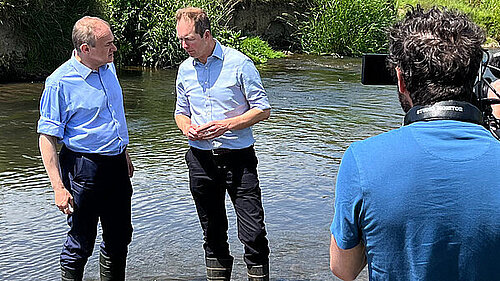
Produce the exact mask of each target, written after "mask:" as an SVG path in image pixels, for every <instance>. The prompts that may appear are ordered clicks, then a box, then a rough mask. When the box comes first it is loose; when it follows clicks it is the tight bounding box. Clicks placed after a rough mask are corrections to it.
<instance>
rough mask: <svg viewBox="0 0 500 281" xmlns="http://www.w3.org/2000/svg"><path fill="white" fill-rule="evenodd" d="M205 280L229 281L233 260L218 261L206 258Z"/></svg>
mask: <svg viewBox="0 0 500 281" xmlns="http://www.w3.org/2000/svg"><path fill="white" fill-rule="evenodd" d="M205 261H206V265H207V280H209V281H212V280H224V281H229V280H231V271H232V269H233V258H229V259H218V258H206V259H205Z"/></svg>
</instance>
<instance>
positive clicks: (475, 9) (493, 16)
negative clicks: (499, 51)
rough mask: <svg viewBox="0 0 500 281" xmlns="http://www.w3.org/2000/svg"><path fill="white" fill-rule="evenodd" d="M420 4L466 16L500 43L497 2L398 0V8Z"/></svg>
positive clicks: (498, 4) (496, 0) (499, 19)
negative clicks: (450, 9)
mask: <svg viewBox="0 0 500 281" xmlns="http://www.w3.org/2000/svg"><path fill="white" fill-rule="evenodd" d="M417 4H420V5H421V6H422V7H424V8H426V9H428V8H430V7H432V6H436V5H437V6H444V7H448V8H453V9H457V10H460V11H462V12H464V13H466V14H468V15H469V16H470V17H471V19H472V20H473V21H474V22H475V23H477V24H478V25H479V26H481V27H483V28H484V29H485V30H486V32H487V35H488V36H489V37H491V38H493V39H495V40H496V41H497V42H500V3H499V1H498V0H400V4H399V5H400V7H401V8H403V9H404V8H405V7H408V5H412V6H415V5H417Z"/></svg>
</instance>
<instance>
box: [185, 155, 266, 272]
mask: <svg viewBox="0 0 500 281" xmlns="http://www.w3.org/2000/svg"><path fill="white" fill-rule="evenodd" d="M186 162H187V165H188V167H189V178H190V182H189V183H190V184H189V186H190V189H191V194H192V195H193V199H194V201H195V204H196V210H197V211H198V217H199V219H200V224H201V227H202V229H203V236H204V239H205V243H204V245H203V247H204V249H205V255H206V257H211V258H220V259H227V258H232V257H231V255H230V253H229V244H228V243H227V239H228V237H227V229H228V221H227V215H226V208H225V199H226V190H227V192H228V194H229V196H230V198H231V201H232V203H233V206H234V209H235V212H236V216H237V222H238V238H239V239H240V241H241V242H242V243H243V244H244V246H245V256H244V260H245V263H246V264H247V265H251V266H252V265H262V264H268V263H269V247H268V241H267V238H266V229H265V225H264V209H263V208H262V199H261V190H260V187H259V180H258V177H257V157H255V151H254V149H253V146H252V147H249V148H245V149H236V150H223V151H222V152H221V154H219V155H214V154H213V153H212V151H210V150H208V151H205V150H199V149H196V148H193V147H191V148H190V149H189V150H188V152H187V153H186Z"/></svg>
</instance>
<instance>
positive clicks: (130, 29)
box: [106, 0, 271, 67]
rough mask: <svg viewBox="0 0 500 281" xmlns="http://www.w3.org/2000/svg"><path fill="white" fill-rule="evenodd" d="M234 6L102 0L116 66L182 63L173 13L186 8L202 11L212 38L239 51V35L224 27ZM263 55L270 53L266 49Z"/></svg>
mask: <svg viewBox="0 0 500 281" xmlns="http://www.w3.org/2000/svg"><path fill="white" fill-rule="evenodd" d="M237 2H238V0H229V1H219V0H146V1H140V0H135V1H134V0H132V1H131V0H106V4H107V10H108V15H109V20H110V23H111V25H112V27H113V31H114V33H115V37H116V39H117V45H118V49H119V51H118V54H117V61H118V63H120V64H124V65H141V66H148V67H169V66H175V65H178V64H179V63H180V62H182V61H183V60H184V59H186V58H187V54H186V53H185V51H184V50H182V48H181V46H180V44H179V42H178V40H177V37H176V29H175V27H176V20H175V12H176V11H177V10H178V9H180V8H183V7H187V6H195V7H200V8H203V9H205V11H206V12H207V14H208V16H209V17H210V19H211V24H212V32H213V35H214V37H215V38H217V39H218V40H219V41H220V42H221V43H222V44H224V45H226V46H230V47H233V48H236V49H240V46H243V45H242V42H241V41H242V40H243V38H242V37H241V32H240V31H235V30H233V29H232V28H231V27H229V26H228V24H227V23H228V21H229V19H230V16H231V13H232V12H233V7H234V5H235V4H236V3H237ZM262 44H264V45H265V44H266V43H265V42H262ZM250 50H252V52H254V53H247V55H249V56H252V55H253V54H258V51H257V50H253V49H251V48H247V49H245V50H243V52H244V53H246V51H250ZM266 54H271V52H269V51H267V49H266ZM261 57H262V56H261ZM259 58H260V57H259ZM262 60H263V59H261V61H262Z"/></svg>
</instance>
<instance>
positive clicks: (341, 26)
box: [0, 0, 500, 83]
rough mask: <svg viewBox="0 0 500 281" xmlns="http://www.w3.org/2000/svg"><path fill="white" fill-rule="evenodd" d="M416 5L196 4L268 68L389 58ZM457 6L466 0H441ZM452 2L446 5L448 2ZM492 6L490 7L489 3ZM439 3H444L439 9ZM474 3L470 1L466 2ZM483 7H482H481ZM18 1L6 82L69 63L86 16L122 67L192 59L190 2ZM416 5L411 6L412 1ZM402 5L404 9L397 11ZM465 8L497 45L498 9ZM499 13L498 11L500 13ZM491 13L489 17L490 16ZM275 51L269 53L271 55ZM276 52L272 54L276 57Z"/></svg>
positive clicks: (2, 55) (0, 30)
mask: <svg viewBox="0 0 500 281" xmlns="http://www.w3.org/2000/svg"><path fill="white" fill-rule="evenodd" d="M411 1H412V0H406V2H405V1H401V2H400V1H395V0H386V1H380V0H335V1H331V0H307V1H301V0H290V1H285V2H283V1H282V0H227V1H218V0H191V1H189V3H190V4H191V5H193V6H200V7H203V8H205V9H206V10H207V12H208V14H209V15H210V16H211V18H212V23H213V24H212V25H213V31H214V36H215V37H216V38H217V39H219V41H221V43H223V44H225V45H227V46H231V47H234V48H236V49H238V50H240V51H242V52H244V53H245V54H247V55H248V56H249V57H250V58H252V59H253V60H254V61H255V62H256V63H265V62H266V61H267V59H269V58H275V57H280V56H283V52H282V51H284V52H292V53H310V54H317V55H332V54H337V55H342V56H359V55H360V54H362V53H367V52H370V53H373V52H384V51H385V50H386V48H387V41H386V36H385V32H384V30H385V28H386V27H387V26H388V25H390V24H392V23H393V22H394V21H395V20H396V18H397V17H398V16H401V15H402V14H404V8H405V7H403V5H404V4H405V3H410V2H411ZM439 1H441V2H443V1H444V2H443V3H442V4H447V3H448V2H449V3H448V4H449V5H452V4H453V3H455V2H464V1H465V0H457V1H451V2H450V1H448V0H439ZM446 1H448V2H446ZM491 1H494V0H485V1H484V2H485V3H489V2H491ZM441 2H440V3H441ZM467 2H469V1H467ZM482 2H483V1H481V3H482ZM161 3H162V5H159V4H158V3H157V1H154V0H144V1H136V2H134V3H133V4H131V3H130V1H126V0H82V1H80V6H78V7H74V3H73V2H72V1H70V0H60V1H56V0H47V1H43V3H41V2H40V1H34V0H19V1H16V2H15V3H7V2H0V23H2V24H0V36H1V37H2V39H3V40H2V41H1V42H0V83H5V82H17V81H33V80H43V79H44V78H45V77H46V76H47V75H48V74H50V73H51V72H52V71H53V70H54V69H55V68H56V67H57V66H59V65H60V64H61V63H62V62H64V61H65V60H67V59H68V58H69V56H70V52H71V49H72V44H71V29H72V26H73V24H74V22H75V21H76V20H77V19H79V18H80V17H81V16H82V15H85V14H88V15H96V16H101V17H103V18H107V19H108V21H109V22H110V24H111V25H112V29H113V31H114V33H115V38H116V42H117V46H118V52H117V54H116V56H115V61H116V64H117V65H124V66H139V67H152V68H168V67H175V66H177V65H178V64H179V63H180V62H181V61H183V60H184V59H185V58H186V54H185V52H184V51H183V50H182V49H181V48H180V46H179V44H178V42H177V39H176V38H175V20H174V15H175V11H176V10H177V9H178V8H180V7H181V5H184V2H182V3H180V1H175V0H164V1H162V2H161ZM411 3H412V2H411ZM398 5H399V6H398ZM472 5H473V4H467V3H466V2H464V3H462V4H461V6H457V7H456V8H462V9H463V10H466V12H467V11H469V10H467V9H468V8H471V7H472V8H474V9H472V8H471V10H470V12H471V13H472V16H473V18H474V19H475V20H476V21H478V22H479V23H480V25H482V26H483V27H485V28H487V29H488V32H489V34H490V37H489V43H488V44H489V46H492V47H495V46H498V41H499V40H500V39H499V38H500V35H499V34H500V19H498V17H499V16H500V13H499V14H493V15H491V13H495V11H498V9H499V8H498V7H495V6H493V7H490V6H488V5H489V4H488V5H486V4H481V5H482V6H481V5H476V6H472ZM495 9H496V10H495ZM490 10H491V11H490ZM270 47H271V48H270ZM273 49H274V50H278V51H274V50H273Z"/></svg>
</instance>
